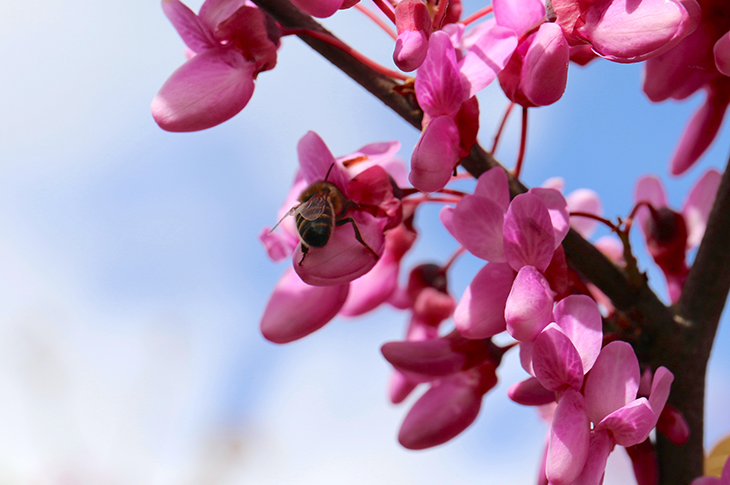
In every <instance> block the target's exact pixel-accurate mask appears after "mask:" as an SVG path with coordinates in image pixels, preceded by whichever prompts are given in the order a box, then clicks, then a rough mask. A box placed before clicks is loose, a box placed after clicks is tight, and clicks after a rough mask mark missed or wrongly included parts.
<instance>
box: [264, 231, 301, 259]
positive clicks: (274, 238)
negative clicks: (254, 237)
mask: <svg viewBox="0 0 730 485" xmlns="http://www.w3.org/2000/svg"><path fill="white" fill-rule="evenodd" d="M270 230H271V229H270V228H268V227H265V228H264V229H263V230H262V231H261V234H259V240H260V241H261V242H262V243H263V245H264V248H265V249H266V254H268V256H269V258H271V260H272V261H281V260H282V259H286V258H288V257H289V256H291V255H292V253H293V252H294V248H295V247H296V245H297V244H298V243H299V238H297V237H292V235H291V234H289V233H287V232H283V231H282V232H272V233H269V231H270Z"/></svg>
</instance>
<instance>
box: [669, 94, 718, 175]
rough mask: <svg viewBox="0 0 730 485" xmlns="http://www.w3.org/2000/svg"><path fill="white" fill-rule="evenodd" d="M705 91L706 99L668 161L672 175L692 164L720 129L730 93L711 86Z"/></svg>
mask: <svg viewBox="0 0 730 485" xmlns="http://www.w3.org/2000/svg"><path fill="white" fill-rule="evenodd" d="M707 91H708V92H707V99H706V100H705V102H704V103H702V106H700V108H699V109H698V110H697V111H696V112H695V114H694V115H693V116H692V118H691V119H690V121H689V123H688V124H687V127H686V128H685V130H684V133H682V137H681V138H680V141H679V146H677V150H676V151H675V152H674V156H673V157H672V160H671V161H670V162H669V167H670V171H671V172H672V175H680V174H682V173H684V172H685V171H686V170H687V169H689V168H690V167H691V166H692V165H694V163H695V162H696V161H697V160H698V159H699V158H700V156H702V154H703V153H705V150H707V148H708V147H709V146H710V144H711V143H712V141H713V140H714V139H715V136H716V135H717V132H718V131H719V130H720V125H722V120H723V118H724V117H725V111H727V106H728V103H730V94H729V93H726V92H724V91H720V90H715V89H714V88H713V87H708V88H707Z"/></svg>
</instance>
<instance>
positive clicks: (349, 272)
mask: <svg viewBox="0 0 730 485" xmlns="http://www.w3.org/2000/svg"><path fill="white" fill-rule="evenodd" d="M348 215H349V217H352V219H353V220H354V221H355V224H357V227H358V230H359V231H360V235H361V236H362V239H363V241H365V243H366V244H367V245H368V246H370V248H371V249H372V250H373V251H375V253H376V254H377V255H378V256H380V255H382V254H383V250H384V248H385V237H384V236H383V228H384V226H385V223H386V220H385V219H384V218H376V217H373V216H372V215H371V214H369V213H367V212H364V211H354V212H349V213H348ZM301 260H302V250H301V247H300V246H298V247H297V249H296V250H295V251H294V270H295V271H296V272H297V274H298V275H299V277H300V278H302V281H304V282H305V283H307V284H309V285H312V286H336V285H342V284H345V283H349V282H350V281H352V280H354V279H356V278H359V277H360V276H362V275H364V274H365V273H367V272H368V271H370V270H371V269H372V268H373V266H375V264H376V263H377V262H378V258H377V257H376V256H375V255H374V254H373V253H371V252H370V251H369V250H368V249H367V248H366V247H365V246H363V244H362V243H361V242H360V241H358V240H357V239H356V238H355V231H354V229H353V227H352V224H350V223H347V224H344V225H341V226H336V227H335V229H334V231H332V236H331V237H330V239H329V241H328V242H327V244H325V245H324V246H323V247H321V248H310V249H309V252H308V253H307V256H306V258H305V259H304V262H303V263H302V264H299V262H300V261H301Z"/></svg>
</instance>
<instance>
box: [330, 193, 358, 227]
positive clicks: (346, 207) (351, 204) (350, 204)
mask: <svg viewBox="0 0 730 485" xmlns="http://www.w3.org/2000/svg"><path fill="white" fill-rule="evenodd" d="M350 207H352V208H353V209H355V210H357V209H359V208H360V206H359V205H357V202H355V201H352V200H350V199H348V200H346V201H345V203H344V204H343V205H342V210H341V211H340V213H339V214H337V216H336V217H342V216H344V215H345V214H347V211H348V210H350ZM342 220H343V221H345V222H347V219H342ZM353 224H355V222H354V221H353ZM338 225H342V224H338Z"/></svg>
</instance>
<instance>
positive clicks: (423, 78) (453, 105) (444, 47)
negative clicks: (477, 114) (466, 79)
mask: <svg viewBox="0 0 730 485" xmlns="http://www.w3.org/2000/svg"><path fill="white" fill-rule="evenodd" d="M459 76H460V75H459V71H458V69H457V67H456V52H455V51H454V46H453V45H452V44H451V40H450V39H449V36H448V35H447V34H446V33H444V32H441V31H437V32H434V33H433V34H432V35H431V39H430V40H429V45H428V54H427V55H426V59H425V60H424V61H423V64H421V67H419V68H418V73H417V75H416V83H415V88H416V97H417V98H418V103H419V105H420V106H421V108H422V109H423V111H424V112H425V113H426V114H427V115H428V116H430V117H431V118H436V117H438V116H442V115H447V116H451V117H454V116H456V113H457V112H458V111H459V108H460V107H461V103H463V102H464V101H466V100H467V99H468V96H466V95H465V94H466V93H464V92H463V90H462V87H461V78H460V77H459Z"/></svg>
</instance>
